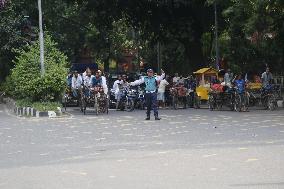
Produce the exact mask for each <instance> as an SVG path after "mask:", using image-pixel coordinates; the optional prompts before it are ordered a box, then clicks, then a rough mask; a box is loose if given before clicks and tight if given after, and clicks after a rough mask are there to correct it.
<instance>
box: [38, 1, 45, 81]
mask: <svg viewBox="0 0 284 189" xmlns="http://www.w3.org/2000/svg"><path fill="white" fill-rule="evenodd" d="M38 13H39V45H40V73H41V76H43V75H44V73H45V69H44V41H43V29H42V10H41V0H38Z"/></svg>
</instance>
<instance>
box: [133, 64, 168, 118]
mask: <svg viewBox="0 0 284 189" xmlns="http://www.w3.org/2000/svg"><path fill="white" fill-rule="evenodd" d="M161 72H162V75H161V76H160V77H154V75H153V74H154V72H153V70H152V69H148V70H147V76H144V77H141V79H139V80H136V81H134V82H131V83H130V85H132V86H136V85H140V84H142V83H145V85H146V87H145V91H146V94H145V99H146V106H147V112H146V115H147V117H146V120H150V114H151V109H153V111H154V116H155V120H160V119H161V118H159V116H158V109H157V88H158V82H160V81H161V80H162V79H164V77H165V72H164V71H163V70H162V69H161Z"/></svg>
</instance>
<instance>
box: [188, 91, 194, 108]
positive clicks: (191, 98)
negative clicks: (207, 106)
mask: <svg viewBox="0 0 284 189" xmlns="http://www.w3.org/2000/svg"><path fill="white" fill-rule="evenodd" d="M189 102H190V104H189V106H190V107H193V106H194V92H191V93H189Z"/></svg>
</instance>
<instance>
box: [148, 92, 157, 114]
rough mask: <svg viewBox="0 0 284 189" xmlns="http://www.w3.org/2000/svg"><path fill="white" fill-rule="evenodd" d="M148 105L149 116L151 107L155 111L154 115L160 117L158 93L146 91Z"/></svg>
mask: <svg viewBox="0 0 284 189" xmlns="http://www.w3.org/2000/svg"><path fill="white" fill-rule="evenodd" d="M145 100H146V107H147V112H146V114H147V117H149V116H150V114H151V109H153V111H154V116H155V117H158V109H157V93H146V94H145Z"/></svg>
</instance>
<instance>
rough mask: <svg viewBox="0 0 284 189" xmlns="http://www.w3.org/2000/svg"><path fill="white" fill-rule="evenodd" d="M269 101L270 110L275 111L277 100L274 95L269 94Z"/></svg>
mask: <svg viewBox="0 0 284 189" xmlns="http://www.w3.org/2000/svg"><path fill="white" fill-rule="evenodd" d="M267 103H268V108H269V110H270V111H273V110H275V109H276V106H277V102H276V99H275V96H274V95H269V96H268V99H267Z"/></svg>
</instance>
